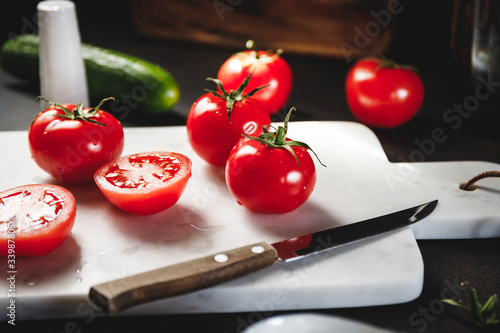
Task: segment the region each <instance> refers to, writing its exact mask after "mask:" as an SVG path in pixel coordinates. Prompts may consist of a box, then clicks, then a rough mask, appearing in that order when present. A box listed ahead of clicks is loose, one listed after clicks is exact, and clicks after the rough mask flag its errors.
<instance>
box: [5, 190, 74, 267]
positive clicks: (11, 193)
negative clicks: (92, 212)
mask: <svg viewBox="0 0 500 333" xmlns="http://www.w3.org/2000/svg"><path fill="white" fill-rule="evenodd" d="M75 217H76V204H75V198H74V196H73V194H71V192H69V191H68V190H67V189H65V188H63V187H60V186H57V185H50V184H30V185H23V186H18V187H14V188H11V189H9V190H6V191H3V192H0V221H2V224H1V229H0V256H3V257H7V259H9V260H10V259H12V261H13V262H15V258H16V257H23V256H27V257H36V256H41V255H44V254H47V253H49V252H52V251H54V250H55V249H56V248H58V247H59V246H60V245H61V244H62V243H63V242H64V240H65V239H66V238H67V237H68V235H69V233H70V232H71V229H72V228H73V224H74V223H75Z"/></svg>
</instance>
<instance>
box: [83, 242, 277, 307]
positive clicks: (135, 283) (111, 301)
mask: <svg viewBox="0 0 500 333" xmlns="http://www.w3.org/2000/svg"><path fill="white" fill-rule="evenodd" d="M276 257H277V253H276V251H275V250H274V248H273V247H271V246H270V245H269V244H267V243H266V242H261V243H256V244H252V245H248V246H244V247H241V248H237V249H233V250H230V251H226V252H221V253H216V254H213V255H210V256H206V257H203V258H199V259H195V260H191V261H188V262H183V263H179V264H175V265H172V266H168V267H164V268H159V269H156V270H153V271H149V272H145V273H141V274H137V275H133V276H129V277H126V278H123V279H118V280H113V281H110V282H105V283H102V284H99V285H96V286H93V287H92V288H91V289H90V292H89V299H90V301H91V302H92V303H94V305H96V306H97V307H98V308H99V309H100V310H101V311H103V312H105V313H107V314H114V313H116V312H119V311H122V310H124V309H127V308H129V307H132V306H135V305H139V304H142V303H146V302H150V301H153V300H157V299H162V298H167V297H173V296H178V295H182V294H186V293H189V292H193V291H196V290H201V289H204V288H207V287H211V286H214V285H217V284H219V283H222V282H225V281H229V280H232V279H234V278H237V277H240V276H243V275H245V274H248V273H251V272H253V271H257V270H260V269H262V268H265V267H268V266H271V265H272V264H274V263H275V262H276Z"/></svg>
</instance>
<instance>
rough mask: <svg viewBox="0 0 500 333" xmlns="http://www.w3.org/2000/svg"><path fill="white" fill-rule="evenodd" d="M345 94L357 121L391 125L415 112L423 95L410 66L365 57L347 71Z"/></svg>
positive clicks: (420, 82) (374, 124)
mask: <svg viewBox="0 0 500 333" xmlns="http://www.w3.org/2000/svg"><path fill="white" fill-rule="evenodd" d="M346 94H347V102H348V104H349V108H350V109H351V111H352V113H353V115H354V116H355V117H356V118H357V119H358V120H359V121H360V122H362V123H365V124H366V125H368V126H373V127H380V128H394V127H397V126H399V125H402V124H404V123H406V122H408V121H409V120H410V119H412V118H413V117H414V116H415V115H416V114H417V112H418V111H419V109H420V106H421V105H422V102H423V99H424V85H423V83H422V80H421V79H420V77H419V75H418V74H417V73H416V71H415V69H414V68H412V67H410V66H405V65H400V64H396V63H394V62H393V61H390V60H387V59H383V58H366V59H362V60H360V61H358V62H357V63H356V64H355V65H354V66H353V67H352V68H351V69H350V71H349V73H348V74H347V80H346Z"/></svg>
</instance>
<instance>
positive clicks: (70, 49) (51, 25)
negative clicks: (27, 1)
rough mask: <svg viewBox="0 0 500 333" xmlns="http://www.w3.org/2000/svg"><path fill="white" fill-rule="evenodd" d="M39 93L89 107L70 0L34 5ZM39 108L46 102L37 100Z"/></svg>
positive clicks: (79, 42)
mask: <svg viewBox="0 0 500 333" xmlns="http://www.w3.org/2000/svg"><path fill="white" fill-rule="evenodd" d="M37 11H38V26H39V33H38V35H39V38H40V42H39V45H40V46H39V47H40V50H39V55H40V56H39V57H40V87H41V91H40V93H41V96H42V97H43V98H45V99H46V100H49V101H52V102H55V103H59V104H62V103H72V104H78V103H83V106H84V107H89V97H88V91H87V79H86V75H85V67H84V62H83V58H82V52H81V41H80V32H79V29H78V21H77V17H76V11H75V4H74V3H73V2H72V1H67V0H62V1H41V2H40V3H38V5H37ZM41 103H42V104H41V106H42V109H45V108H47V106H48V104H47V103H45V102H44V101H42V102H41Z"/></svg>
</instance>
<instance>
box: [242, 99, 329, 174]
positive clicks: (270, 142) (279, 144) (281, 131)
mask: <svg viewBox="0 0 500 333" xmlns="http://www.w3.org/2000/svg"><path fill="white" fill-rule="evenodd" d="M293 111H295V108H291V109H290V111H288V114H287V115H286V117H285V121H284V122H283V126H278V128H276V131H275V132H269V131H268V129H267V128H268V127H273V126H271V125H270V124H269V125H265V126H263V127H262V131H263V133H262V134H261V135H259V136H258V137H254V136H249V135H246V134H243V136H245V137H247V138H249V139H252V140H255V141H258V142H260V143H262V144H264V145H266V146H268V147H271V148H284V149H286V150H288V151H289V152H290V153H291V154H292V155H293V157H294V158H295V161H297V165H299V159H298V158H297V155H296V154H295V152H294V151H293V149H292V147H302V148H304V149H307V150H310V151H311V152H312V153H313V154H314V156H316V159H317V160H318V162H319V163H320V164H321V165H322V166H324V167H326V165H324V164H323V163H322V162H321V160H320V159H319V157H318V155H317V154H316V153H315V152H314V150H313V149H312V148H311V147H310V146H309V145H308V144H307V143H305V142H301V141H295V140H287V138H286V135H287V132H288V122H289V121H290V115H291V114H292V112H293ZM273 128H274V127H273Z"/></svg>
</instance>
